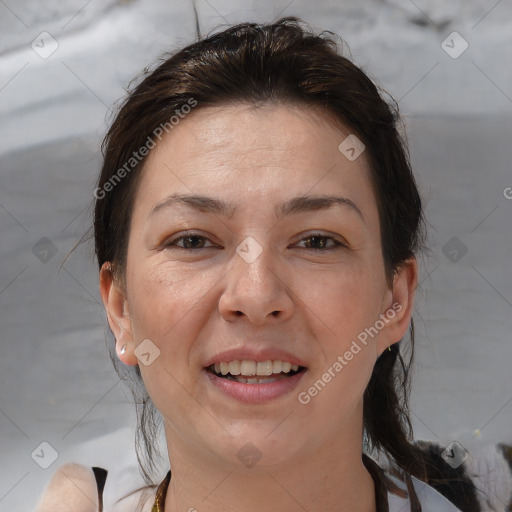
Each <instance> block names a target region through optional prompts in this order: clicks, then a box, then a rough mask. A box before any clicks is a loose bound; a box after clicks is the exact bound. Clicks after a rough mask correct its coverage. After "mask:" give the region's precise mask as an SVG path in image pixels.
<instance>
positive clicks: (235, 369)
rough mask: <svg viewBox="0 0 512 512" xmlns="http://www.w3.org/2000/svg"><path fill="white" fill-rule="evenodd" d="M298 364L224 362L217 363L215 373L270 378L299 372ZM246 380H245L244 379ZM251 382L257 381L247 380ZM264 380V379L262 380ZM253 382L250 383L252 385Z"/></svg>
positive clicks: (287, 362) (245, 361)
mask: <svg viewBox="0 0 512 512" xmlns="http://www.w3.org/2000/svg"><path fill="white" fill-rule="evenodd" d="M298 369H299V365H298V364H291V363H290V362H289V361H271V360H268V361H258V362H256V361H248V360H243V361H222V362H221V363H215V373H217V374H220V375H228V374H231V375H241V376H245V377H252V376H262V377H263V376H270V375H273V374H278V373H281V372H282V373H289V372H290V371H297V370H298ZM243 380H244V379H243ZM247 380H249V381H253V380H257V379H247ZM260 380H262V379H260ZM251 383H252V382H249V384H251Z"/></svg>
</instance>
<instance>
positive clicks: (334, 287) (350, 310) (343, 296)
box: [298, 263, 382, 349]
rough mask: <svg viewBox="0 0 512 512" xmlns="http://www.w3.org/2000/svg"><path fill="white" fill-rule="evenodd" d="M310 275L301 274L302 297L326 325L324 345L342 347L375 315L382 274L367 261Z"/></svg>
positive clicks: (377, 314) (371, 320) (368, 323)
mask: <svg viewBox="0 0 512 512" xmlns="http://www.w3.org/2000/svg"><path fill="white" fill-rule="evenodd" d="M311 279H312V278H311V275H310V276H309V277H305V276H304V277H303V280H302V283H303V284H302V285H300V282H301V281H298V283H299V286H300V289H301V290H302V291H301V295H302V296H303V297H304V299H303V300H304V301H305V302H306V303H307V304H308V305H309V307H310V308H311V310H312V311H313V312H314V313H315V314H316V316H317V317H318V319H319V320H320V321H321V322H322V323H323V324H324V326H325V328H326V336H325V337H324V339H325V343H326V345H327V346H332V347H333V349H342V348H343V347H345V346H346V344H347V342H348V343H349V342H350V341H351V340H352V339H354V338H355V337H356V336H357V335H358V334H359V333H360V332H361V331H362V330H364V329H365V328H366V327H368V326H370V325H373V323H374V322H375V320H376V319H377V318H378V316H379V313H380V304H381V301H382V283H381V281H382V278H379V276H378V275H376V274H375V272H373V271H372V270H371V267H369V266H368V265H365V264H359V263H355V264H352V265H347V266H346V267H339V269H337V270H336V271H331V272H325V273H323V275H317V276H316V277H315V278H314V281H313V282H311Z"/></svg>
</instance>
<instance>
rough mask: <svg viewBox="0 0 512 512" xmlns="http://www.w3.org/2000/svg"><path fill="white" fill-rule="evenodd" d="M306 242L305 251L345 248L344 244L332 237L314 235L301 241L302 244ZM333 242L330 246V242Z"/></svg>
mask: <svg viewBox="0 0 512 512" xmlns="http://www.w3.org/2000/svg"><path fill="white" fill-rule="evenodd" d="M303 241H306V247H305V249H313V250H316V251H328V250H331V249H338V248H339V247H345V246H344V244H342V243H341V242H338V240H336V239H335V238H333V237H332V236H325V235H320V234H313V235H310V236H307V237H305V238H303V239H302V240H301V242H303ZM329 241H330V242H331V243H330V245H328V242H329Z"/></svg>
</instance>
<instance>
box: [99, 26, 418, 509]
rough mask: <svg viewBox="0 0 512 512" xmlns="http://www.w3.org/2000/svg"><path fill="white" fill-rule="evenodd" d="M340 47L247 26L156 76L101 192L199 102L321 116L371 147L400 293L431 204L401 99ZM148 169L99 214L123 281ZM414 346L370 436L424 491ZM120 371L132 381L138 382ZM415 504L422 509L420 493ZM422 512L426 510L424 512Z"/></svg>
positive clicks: (388, 255)
mask: <svg viewBox="0 0 512 512" xmlns="http://www.w3.org/2000/svg"><path fill="white" fill-rule="evenodd" d="M336 37H337V36H335V34H332V33H331V32H326V31H325V32H322V33H320V34H319V35H316V34H314V33H313V31H312V30H311V28H310V27H309V25H306V24H304V23H303V22H302V21H301V20H300V19H298V18H295V17H287V18H282V19H280V20H278V21H276V22H274V23H270V24H255V23H242V24H239V25H236V26H233V27H230V28H228V29H226V30H223V31H221V32H218V33H214V34H213V35H210V36H209V37H206V38H203V39H201V38H199V39H198V40H197V41H196V42H194V43H193V44H190V45H189V46H187V47H185V48H183V49H181V50H179V51H176V52H174V53H172V54H170V55H166V56H165V58H164V59H163V62H161V63H160V65H159V66H158V67H156V69H154V70H153V71H150V70H147V69H146V71H145V73H144V75H143V77H142V80H141V81H140V82H139V83H138V85H136V86H135V87H134V88H133V89H132V90H131V92H130V93H129V95H128V97H127V98H126V100H125V101H124V103H123V104H122V106H121V107H120V109H119V111H118V113H117V116H116V117H115V119H114V121H113V123H112V125H111V127H110V129H109V131H108V133H107V134H106V137H105V139H104V141H103V147H102V149H103V155H104V163H103V168H102V170H101V175H100V177H99V181H98V184H97V187H98V189H97V190H100V189H101V190H104V187H105V184H106V183H107V182H109V180H112V177H113V176H114V174H115V173H116V172H117V171H118V170H119V169H120V168H122V167H123V166H124V165H126V162H128V161H129V160H130V158H131V157H132V154H133V152H134V151H135V152H136V151H137V150H138V149H139V148H141V147H143V146H144V145H145V144H146V143H147V140H148V137H150V136H151V135H152V134H153V133H154V131H155V129H156V128H157V127H158V126H161V125H163V124H164V123H166V122H168V120H169V119H170V118H171V116H173V115H174V114H175V113H176V111H177V110H178V111H179V110H180V109H181V108H182V107H183V106H184V105H186V104H187V102H189V101H190V99H193V100H194V101H196V102H197V106H196V107H195V108H196V109H200V108H203V107H206V106H213V105H223V104H227V103H234V102H235V103H243V104H254V105H259V104H264V103H268V102H285V103H291V104H300V105H305V106H310V107H314V108H317V109H321V110H322V111H323V112H325V113H326V115H330V116H331V117H334V118H335V119H337V120H339V122H340V123H342V125H343V126H345V127H347V128H349V129H350V130H351V131H352V133H354V134H356V136H357V137H358V138H359V139H360V140H361V141H362V142H363V143H364V145H365V146H366V153H365V154H366V155H367V158H368V161H369V164H370V170H371V178H372V185H373V187H374V190H375V192H376V196H377V201H378V211H379V217H380V229H381V240H382V255H383V261H384V264H385V271H386V278H387V280H388V283H390V284H391V283H392V282H393V276H394V273H395V272H396V271H397V269H398V268H399V267H400V265H402V264H403V263H404V262H405V261H406V260H407V259H409V258H410V257H413V256H414V255H416V254H417V253H418V252H419V251H420V250H421V249H423V248H424V245H423V243H424V238H425V236H424V217H423V210H422V203H421V199H420V196H419V193H418V189H417V185H416V181H415V178H414V176H413V173H412V169H411V165H410V162H409V155H408V150H407V144H406V141H405V140H404V139H403V138H402V136H401V135H400V133H399V127H400V125H399V123H400V117H399V113H398V106H397V104H396V102H394V100H392V99H391V98H390V99H389V100H388V101H386V100H385V99H384V98H383V91H382V90H380V89H378V88H377V86H376V85H375V84H374V83H373V81H372V80H371V79H370V78H369V77H368V76H367V75H366V74H365V73H364V72H363V70H362V69H360V68H359V67H358V66H356V65H354V64H353V63H352V62H351V61H350V60H349V59H347V58H346V57H344V56H342V55H340V54H339V53H338V43H337V42H336ZM341 44H342V46H343V42H342V41H341ZM381 94H382V95H381ZM143 164H144V159H142V160H141V161H140V163H138V165H134V166H133V169H131V170H130V172H128V173H125V174H126V175H125V176H124V177H123V179H121V180H120V181H119V182H118V183H116V184H115V186H114V187H110V188H111V190H110V191H109V192H108V193H106V194H103V193H102V196H103V197H101V198H99V197H98V196H97V197H98V198H97V201H96V205H95V218H94V232H95V247H96V255H97V259H98V264H99V267H100V268H101V266H102V264H103V263H104V262H106V261H110V262H111V263H112V265H113V270H114V274H115V276H116V277H118V278H119V279H121V280H122V279H123V277H124V271H125V263H126V251H127V243H128V237H129V233H130V217H131V212H132V207H133V200H134V196H135V192H136V187H137V182H138V176H140V170H141V168H142V166H143ZM410 337H411V344H410V347H409V348H410V350H408V351H407V354H408V357H405V355H404V357H402V354H404V350H403V348H402V349H400V347H399V345H400V343H397V344H395V345H393V346H392V347H391V349H390V350H386V351H385V352H384V353H383V354H382V356H381V357H380V358H379V359H378V360H377V362H376V364H375V367H374V370H373V374H372V377H371V380H370V382H369V384H368V387H367V389H366V391H365V393H364V429H365V449H367V450H368V451H371V450H376V451H377V452H380V453H383V454H385V455H386V456H387V457H388V458H389V460H390V462H391V463H392V464H393V465H394V466H395V467H396V468H400V469H401V471H403V473H404V475H405V476H406V481H407V482H408V487H409V489H410V490H411V491H412V484H411V480H410V475H414V476H417V477H418V478H421V479H423V480H426V473H425V464H424V461H423V460H422V458H421V457H420V456H419V454H418V451H417V450H416V449H415V447H414V445H413V444H411V436H412V427H411V422H410V419H409V411H408V396H409V368H410V364H411V362H412V356H413V350H412V348H413V346H414V323H413V322H412V321H411V327H410ZM113 360H114V361H115V356H114V357H113ZM116 367H117V369H118V371H120V372H121V373H122V374H123V375H125V376H126V375H127V373H126V372H128V370H126V369H121V368H119V365H116ZM134 371H135V373H136V378H137V379H138V380H139V381H140V384H141V386H140V387H137V386H136V387H134V388H133V391H134V393H138V392H141V393H142V394H141V395H136V397H138V398H136V402H137V403H138V404H139V407H140V410H139V437H138V443H139V444H138V447H139V448H140V447H141V446H142V445H144V446H145V448H146V454H147V464H148V466H147V467H146V468H144V467H142V470H143V472H144V475H145V477H146V479H147V481H148V482H149V481H150V476H149V471H148V470H151V469H152V468H153V469H154V466H153V463H154V461H153V454H154V451H153V450H154V435H155V433H156V428H157V423H158V419H157V416H155V414H154V408H153V406H152V404H151V400H150V398H149V396H148V395H147V392H146V391H145V389H144V386H143V384H142V382H141V379H140V373H139V371H138V367H136V369H135V370H134ZM123 372H124V373H123ZM132 377H133V375H132ZM138 453H139V450H138ZM139 455H140V456H139V462H141V454H139ZM410 494H411V498H412V500H413V503H414V502H416V501H417V500H416V498H415V496H414V492H412V493H410ZM418 507H419V503H417V504H416V509H417V510H419V508H418Z"/></svg>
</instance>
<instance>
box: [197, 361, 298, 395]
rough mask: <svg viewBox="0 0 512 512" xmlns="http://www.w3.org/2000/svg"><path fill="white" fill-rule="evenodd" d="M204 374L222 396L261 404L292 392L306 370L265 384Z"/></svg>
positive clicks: (209, 373) (210, 373)
mask: <svg viewBox="0 0 512 512" xmlns="http://www.w3.org/2000/svg"><path fill="white" fill-rule="evenodd" d="M203 371H204V372H206V374H207V377H208V378H209V379H210V382H211V383H212V384H213V385H214V386H215V387H216V388H217V389H219V390H220V391H222V392H223V393H224V394H226V395H228V396H230V397H232V398H235V399H237V400H239V401H240V402H246V403H261V402H267V401H269V400H274V399H276V398H279V397H281V396H283V395H286V394H287V393H290V392H291V391H293V390H294V389H295V388H296V387H297V385H298V384H299V382H300V380H301V379H302V377H304V375H305V373H306V372H307V370H303V371H301V372H299V373H296V374H295V375H292V376H291V377H285V378H284V379H279V380H275V381H274V382H267V383H266V384H244V383H242V382H236V381H235V380H229V379H223V378H222V377H217V375H215V374H214V373H212V372H210V371H208V370H206V369H205V370H203Z"/></svg>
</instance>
